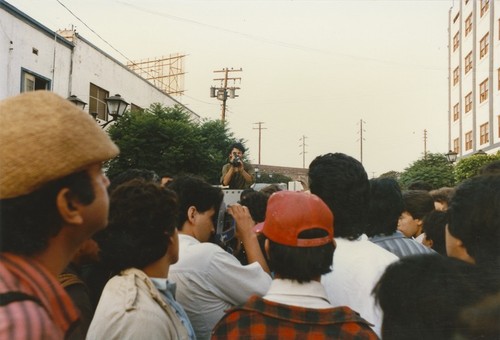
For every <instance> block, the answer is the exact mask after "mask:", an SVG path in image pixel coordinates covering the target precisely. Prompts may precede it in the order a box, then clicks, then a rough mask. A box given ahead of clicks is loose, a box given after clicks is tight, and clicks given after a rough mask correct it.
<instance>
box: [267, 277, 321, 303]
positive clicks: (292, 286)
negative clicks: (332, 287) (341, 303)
mask: <svg viewBox="0 0 500 340" xmlns="http://www.w3.org/2000/svg"><path fill="white" fill-rule="evenodd" d="M273 296H289V297H312V298H317V299H321V300H323V301H324V302H326V303H328V304H330V301H329V300H328V296H327V294H326V291H325V288H324V287H323V285H322V284H321V283H320V282H318V281H309V282H304V283H298V282H297V281H295V280H289V279H274V280H273V281H272V282H271V286H270V287H269V290H268V291H267V294H266V295H265V296H264V298H265V299H266V298H267V297H269V299H270V300H273Z"/></svg>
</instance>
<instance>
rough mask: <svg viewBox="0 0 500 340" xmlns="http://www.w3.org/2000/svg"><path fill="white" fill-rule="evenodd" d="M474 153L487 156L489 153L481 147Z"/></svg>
mask: <svg viewBox="0 0 500 340" xmlns="http://www.w3.org/2000/svg"><path fill="white" fill-rule="evenodd" d="M474 155H479V156H486V155H487V153H486V152H484V151H483V149H479V150H478V151H477V152H476V153H475V154H474Z"/></svg>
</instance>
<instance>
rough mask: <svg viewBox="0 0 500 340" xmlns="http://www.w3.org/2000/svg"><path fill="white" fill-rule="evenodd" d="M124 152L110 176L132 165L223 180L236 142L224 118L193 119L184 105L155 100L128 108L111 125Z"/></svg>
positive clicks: (112, 163)
mask: <svg viewBox="0 0 500 340" xmlns="http://www.w3.org/2000/svg"><path fill="white" fill-rule="evenodd" d="M109 135H110V136H111V139H113V141H114V142H115V143H116V144H117V145H118V146H119V147H120V155H119V156H118V157H116V158H115V159H113V160H111V161H110V162H109V164H108V166H109V168H108V171H107V173H108V176H110V177H113V176H114V175H116V174H118V173H120V172H122V171H125V170H127V169H130V168H142V169H149V170H153V171H155V172H157V173H158V174H159V175H160V176H162V175H163V174H170V175H179V174H186V173H189V174H194V175H198V176H201V177H203V178H205V179H206V180H208V181H209V182H210V183H212V184H219V178H220V171H221V168H222V165H223V164H224V163H225V162H226V160H227V149H228V148H229V146H230V144H231V143H232V142H234V138H233V136H232V133H230V132H229V131H228V128H227V126H226V125H225V124H224V123H223V122H222V121H204V122H202V123H197V122H193V121H192V120H191V119H190V116H189V114H187V113H186V112H185V111H184V110H183V109H182V108H181V107H179V106H175V107H164V106H162V105H161V104H153V105H151V107H150V108H149V109H146V110H144V111H142V112H141V111H137V112H127V113H125V115H124V116H123V117H122V118H120V119H119V120H118V121H117V122H116V123H115V124H114V125H113V126H112V127H111V128H110V129H109Z"/></svg>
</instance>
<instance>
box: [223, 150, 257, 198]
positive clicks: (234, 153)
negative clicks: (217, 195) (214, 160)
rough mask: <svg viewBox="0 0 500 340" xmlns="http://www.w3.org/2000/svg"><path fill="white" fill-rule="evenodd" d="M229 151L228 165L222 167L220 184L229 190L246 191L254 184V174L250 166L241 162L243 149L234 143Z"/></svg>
mask: <svg viewBox="0 0 500 340" xmlns="http://www.w3.org/2000/svg"><path fill="white" fill-rule="evenodd" d="M229 150H230V151H229V163H227V164H225V165H224V166H223V167H222V176H221V184H222V185H224V186H229V189H247V188H249V187H250V185H252V183H253V182H254V172H253V169H252V167H251V165H250V164H246V163H244V162H243V154H244V153H245V147H244V146H243V145H242V144H241V143H234V144H232V145H231V147H230V148H229Z"/></svg>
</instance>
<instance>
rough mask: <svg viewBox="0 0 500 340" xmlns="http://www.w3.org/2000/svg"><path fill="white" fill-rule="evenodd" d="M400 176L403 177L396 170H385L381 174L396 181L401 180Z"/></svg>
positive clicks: (381, 176) (382, 176)
mask: <svg viewBox="0 0 500 340" xmlns="http://www.w3.org/2000/svg"><path fill="white" fill-rule="evenodd" d="M399 177H401V173H400V172H397V171H394V170H391V171H387V172H384V173H383V174H382V175H380V176H379V178H392V179H394V180H396V181H399Z"/></svg>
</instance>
